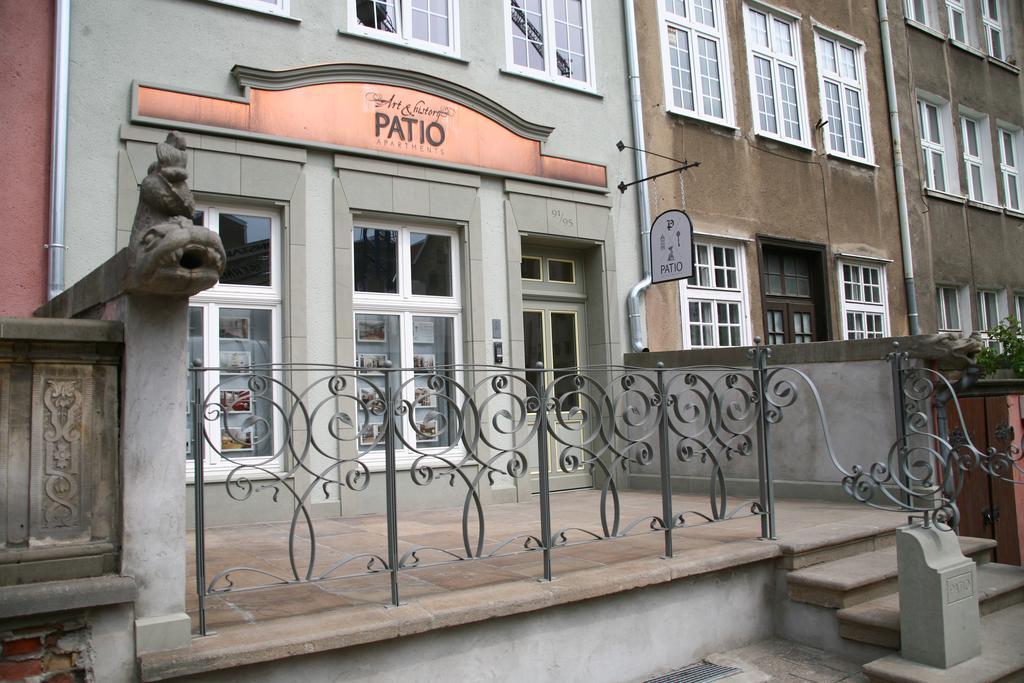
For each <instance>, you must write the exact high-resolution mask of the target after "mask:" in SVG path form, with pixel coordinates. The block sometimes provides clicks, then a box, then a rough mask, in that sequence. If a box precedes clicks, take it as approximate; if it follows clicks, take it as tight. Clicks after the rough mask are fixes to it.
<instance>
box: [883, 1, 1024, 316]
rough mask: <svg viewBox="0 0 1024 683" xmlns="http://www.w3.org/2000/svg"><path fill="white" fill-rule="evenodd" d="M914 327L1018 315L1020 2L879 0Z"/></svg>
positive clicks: (1023, 278) (1023, 104)
mask: <svg viewBox="0 0 1024 683" xmlns="http://www.w3.org/2000/svg"><path fill="white" fill-rule="evenodd" d="M889 17H890V24H891V25H892V35H893V53H894V55H897V56H898V57H897V59H896V60H895V65H896V78H897V93H898V98H899V108H900V124H901V128H902V137H903V140H904V150H905V154H904V157H905V163H906V185H907V195H908V208H909V216H910V220H911V226H912V234H913V236H914V242H913V255H914V270H915V272H914V275H915V279H916V281H917V283H918V284H917V291H918V307H919V309H920V311H921V329H922V331H924V332H936V331H942V332H958V333H962V334H970V333H971V332H973V331H979V332H982V333H984V331H985V330H987V329H989V328H990V327H992V326H993V325H995V324H996V323H998V322H1000V321H1001V320H1003V319H1004V318H1006V317H1007V316H1008V315H1014V316H1016V317H1017V318H1018V319H1020V318H1021V316H1022V314H1024V269H1022V268H1021V262H1022V260H1024V241H1022V238H1024V206H1022V203H1021V202H1022V194H1021V191H1022V187H1021V180H1020V178H1021V172H1020V169H1021V161H1020V154H1021V151H1022V149H1024V138H1022V133H1021V131H1022V126H1024V90H1022V88H1024V84H1022V80H1021V76H1020V68H1019V66H1018V64H1017V59H1018V58H1017V55H1019V54H1020V51H1021V46H1024V16H1022V9H1021V5H1020V3H1015V2H1006V1H1005V0H984V1H982V2H974V1H972V0H945V1H939V0H916V1H915V2H908V3H907V5H906V7H904V6H902V5H901V4H900V3H891V5H890V12H889Z"/></svg>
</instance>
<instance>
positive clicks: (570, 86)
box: [498, 69, 604, 100]
mask: <svg viewBox="0 0 1024 683" xmlns="http://www.w3.org/2000/svg"><path fill="white" fill-rule="evenodd" d="M498 72H499V73H501V74H502V75H503V76H514V77H516V78H525V79H526V80H528V81H535V82H537V83H543V84H544V85H550V86H554V87H556V88H562V89H563V90H571V91H573V92H578V93H580V94H581V95H590V96H591V97H597V98H599V99H602V100H603V99H604V95H602V94H600V93H599V92H597V91H596V90H594V88H593V86H590V85H587V84H585V83H581V84H579V85H577V84H576V83H574V82H572V81H570V80H556V79H554V78H550V77H549V76H547V75H546V74H543V73H541V72H537V73H529V72H526V71H519V70H516V69H498Z"/></svg>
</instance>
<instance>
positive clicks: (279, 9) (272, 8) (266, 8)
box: [212, 0, 291, 17]
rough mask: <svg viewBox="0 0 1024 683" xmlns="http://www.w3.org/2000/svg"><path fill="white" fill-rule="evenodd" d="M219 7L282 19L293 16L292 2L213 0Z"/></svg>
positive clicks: (278, 0)
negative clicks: (275, 16)
mask: <svg viewBox="0 0 1024 683" xmlns="http://www.w3.org/2000/svg"><path fill="white" fill-rule="evenodd" d="M212 2H215V3H217V4H219V5H231V6H233V7H241V8H242V9H249V10H252V11H254V12H262V13H263V14H274V15H277V16H282V17H290V16H291V11H290V10H291V7H290V6H291V0H266V1H264V0H212Z"/></svg>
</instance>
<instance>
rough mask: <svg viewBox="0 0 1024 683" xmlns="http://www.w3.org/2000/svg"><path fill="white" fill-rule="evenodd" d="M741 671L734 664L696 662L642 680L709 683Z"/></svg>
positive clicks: (662, 682) (650, 681)
mask: <svg viewBox="0 0 1024 683" xmlns="http://www.w3.org/2000/svg"><path fill="white" fill-rule="evenodd" d="M741 671H742V669H737V668H736V667H734V666H721V665H719V664H709V663H708V662H698V663H696V664H691V665H690V666H685V667H683V668H682V669H676V670H675V671H669V672H668V673H667V674H664V675H663V676H658V677H657V678H651V679H649V680H646V681H644V683H710V682H711V681H717V680H719V679H721V678H726V677H728V676H732V675H734V674H738V673H740V672H741Z"/></svg>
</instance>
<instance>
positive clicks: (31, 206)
mask: <svg viewBox="0 0 1024 683" xmlns="http://www.w3.org/2000/svg"><path fill="white" fill-rule="evenodd" d="M53 25H54V3H53V2H49V1H46V2H2V3H0V63H2V64H4V68H3V69H2V70H0V92H2V93H4V96H3V98H0V130H3V131H4V137H5V138H6V142H5V143H4V145H3V146H2V147H0V168H3V169H4V182H3V183H0V209H2V210H3V215H4V221H3V226H2V227H0V241H2V242H3V244H4V250H5V257H6V258H5V263H4V268H3V276H2V278H3V279H2V282H0V316H12V315H14V316H27V315H31V314H32V311H33V310H35V308H36V307H37V306H39V305H40V304H42V303H43V302H45V301H46V260H47V256H46V250H45V249H44V248H43V245H45V244H46V243H47V242H49V229H50V223H49V219H50V117H51V109H50V100H51V98H52V90H53Z"/></svg>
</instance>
